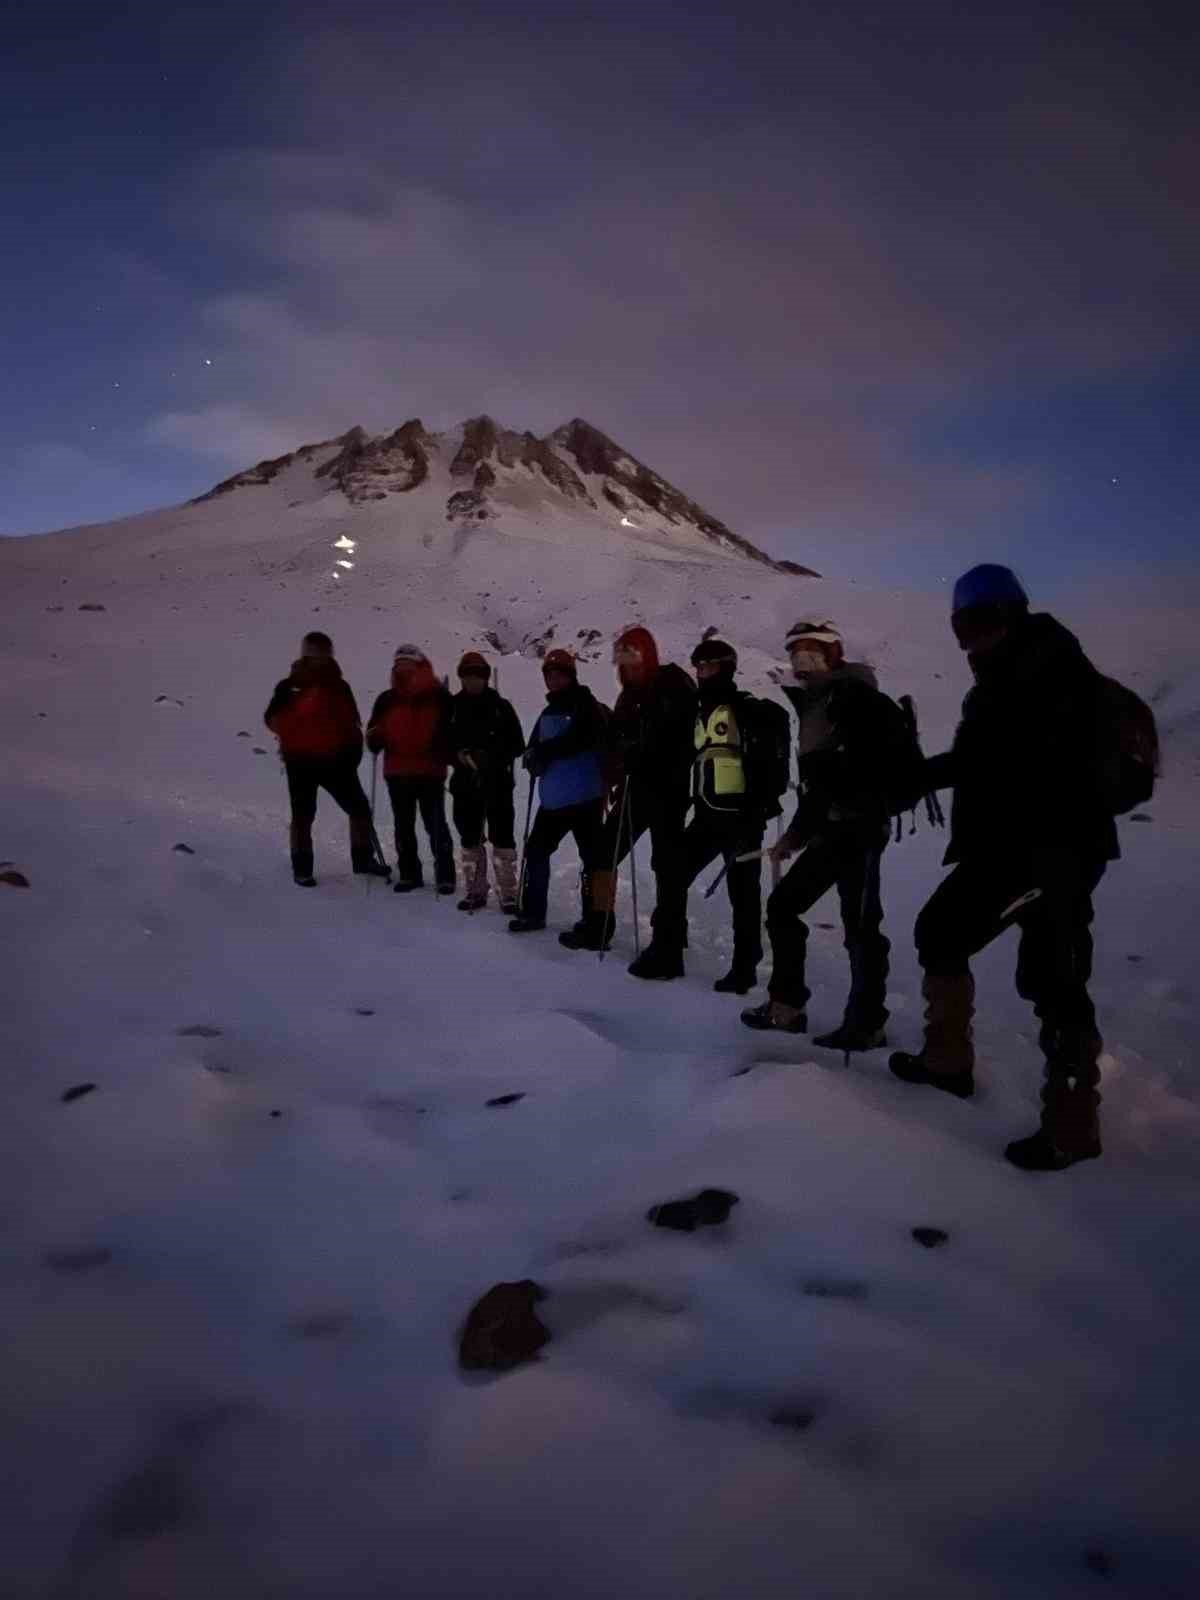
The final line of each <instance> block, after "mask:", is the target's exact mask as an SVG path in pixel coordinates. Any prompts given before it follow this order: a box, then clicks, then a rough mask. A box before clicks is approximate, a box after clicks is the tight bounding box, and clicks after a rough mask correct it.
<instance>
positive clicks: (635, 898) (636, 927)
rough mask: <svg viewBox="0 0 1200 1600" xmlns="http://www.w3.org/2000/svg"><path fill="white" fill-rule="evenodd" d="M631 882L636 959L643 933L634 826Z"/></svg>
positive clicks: (631, 847)
mask: <svg viewBox="0 0 1200 1600" xmlns="http://www.w3.org/2000/svg"><path fill="white" fill-rule="evenodd" d="M629 882H630V885H631V887H632V890H633V953H634V955H635V957H636V956H640V955H641V953H642V931H641V927H640V925H639V923H638V892H637V840H636V839H635V838H634V836H633V828H632V826H631V827H630V830H629Z"/></svg>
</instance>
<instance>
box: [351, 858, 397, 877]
mask: <svg viewBox="0 0 1200 1600" xmlns="http://www.w3.org/2000/svg"><path fill="white" fill-rule="evenodd" d="M353 865H354V871H355V873H356V874H357V876H358V877H360V878H385V879H386V878H390V877H391V875H392V869H391V867H385V866H384V864H383V862H382V861H376V860H374V859H373V858H368V859H367V860H366V861H356V862H354V863H353Z"/></svg>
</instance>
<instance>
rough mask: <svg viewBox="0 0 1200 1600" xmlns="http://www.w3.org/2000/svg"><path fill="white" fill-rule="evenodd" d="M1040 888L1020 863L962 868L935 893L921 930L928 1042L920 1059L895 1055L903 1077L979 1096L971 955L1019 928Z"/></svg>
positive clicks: (925, 909)
mask: <svg viewBox="0 0 1200 1600" xmlns="http://www.w3.org/2000/svg"><path fill="white" fill-rule="evenodd" d="M1032 888H1033V885H1032V883H1031V881H1030V875H1029V872H1028V871H1027V870H1026V869H1025V868H1023V867H1021V866H1019V865H1012V864H1003V863H1001V864H1000V865H998V866H992V865H990V864H989V865H988V866H987V867H982V866H979V865H977V864H975V863H969V864H968V863H966V862H960V863H959V865H958V866H956V867H955V868H954V870H953V871H952V872H951V873H950V875H949V876H948V877H947V878H944V879H943V880H942V882H941V883H940V884H939V885H938V887H937V888H936V889H935V890H934V892H933V894H932V895H931V896H930V898H929V900H928V901H927V902H926V903H925V905H924V907H923V908H922V910H921V912H920V914H919V915H918V917H917V926H916V943H917V958H918V960H919V961H920V963H921V968H922V972H923V973H924V978H923V982H922V994H923V996H924V999H925V1040H924V1043H923V1045H922V1047H921V1050H920V1053H919V1054H918V1055H915V1056H914V1055H908V1054H906V1053H905V1052H903V1051H898V1052H897V1053H896V1054H895V1055H893V1056H892V1058H891V1068H892V1071H893V1072H894V1073H895V1074H896V1076H897V1077H898V1078H903V1079H904V1080H905V1081H906V1082H909V1083H931V1084H933V1085H935V1086H936V1087H938V1088H944V1089H949V1090H950V1092H952V1093H954V1094H958V1095H960V1096H962V1097H963V1098H965V1097H966V1096H967V1095H969V1094H971V1093H973V1090H974V1076H973V1074H974V1068H975V1045H974V1034H973V1031H972V1026H971V1021H972V1018H973V1016H974V1014H975V981H974V979H973V978H972V976H971V957H972V956H973V955H975V954H977V953H978V952H979V951H980V950H982V949H984V948H985V946H987V945H989V944H991V942H992V940H993V939H995V938H996V937H997V936H998V935H999V934H1001V933H1003V932H1004V930H1005V929H1006V928H1008V927H1011V926H1012V925H1013V923H1014V921H1015V919H1016V916H1017V915H1018V913H1019V912H1020V911H1021V909H1022V902H1023V900H1024V897H1025V896H1026V895H1028V894H1029V893H1030V892H1031V890H1032Z"/></svg>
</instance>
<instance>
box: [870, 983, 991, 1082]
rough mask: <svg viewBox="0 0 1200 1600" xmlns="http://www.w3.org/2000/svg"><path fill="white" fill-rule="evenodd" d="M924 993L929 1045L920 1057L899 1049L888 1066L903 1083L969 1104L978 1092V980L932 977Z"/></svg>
mask: <svg viewBox="0 0 1200 1600" xmlns="http://www.w3.org/2000/svg"><path fill="white" fill-rule="evenodd" d="M921 994H922V995H923V996H924V999H925V1042H924V1044H923V1045H922V1046H921V1049H920V1051H919V1052H918V1053H917V1054H916V1055H909V1054H907V1053H906V1052H905V1051H903V1050H897V1051H896V1053H895V1055H893V1056H892V1058H891V1060H890V1061H889V1062H888V1065H889V1066H890V1067H891V1069H892V1072H893V1073H894V1074H895V1076H896V1077H897V1078H899V1079H900V1080H901V1081H902V1082H903V1083H927V1084H929V1085H930V1086H931V1087H932V1088H934V1089H945V1091H946V1093H947V1094H953V1095H957V1096H958V1098H959V1099H960V1100H968V1099H970V1097H971V1095H972V1094H974V1092H975V1040H974V1034H973V1031H972V1028H971V1019H972V1017H973V1016H974V1015H975V980H974V978H972V976H971V974H970V973H969V972H963V973H951V974H949V975H948V976H947V975H945V974H938V973H930V972H927V973H926V974H925V976H924V978H923V979H922V980H921Z"/></svg>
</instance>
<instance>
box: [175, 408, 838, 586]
mask: <svg viewBox="0 0 1200 1600" xmlns="http://www.w3.org/2000/svg"><path fill="white" fill-rule="evenodd" d="M305 464H307V465H311V466H312V469H313V471H312V476H313V478H314V480H328V482H329V485H330V487H331V488H336V489H338V490H340V491H341V493H342V494H343V495H345V497H346V499H347V500H348V501H349V502H350V504H351V505H355V506H357V505H363V504H366V503H367V502H370V501H381V500H382V501H386V500H387V499H389V497H391V496H393V495H409V494H412V493H413V492H414V491H421V490H424V491H425V492H426V493H428V492H430V491H436V492H438V493H441V492H443V491H444V490H445V489H446V488H447V487H448V488H449V493H448V494H446V496H445V517H446V520H447V521H449V522H455V523H459V524H468V523H470V522H471V521H479V522H483V521H486V520H488V519H489V518H492V517H495V516H498V515H500V514H502V513H503V512H504V511H505V510H506V509H511V508H512V507H514V506H521V507H522V508H523V507H524V506H525V503H526V499H527V497H528V494H529V491H530V490H531V489H534V490H536V491H537V493H538V494H540V495H541V496H542V497H543V498H544V499H546V500H548V501H549V502H550V504H551V509H554V508H555V507H557V508H558V509H560V510H563V511H576V512H578V511H581V510H584V509H586V510H587V511H590V512H599V513H602V514H603V515H604V517H605V520H606V521H607V520H609V519H611V520H612V521H613V522H615V523H616V525H617V526H619V527H621V528H628V529H631V530H634V531H635V532H637V533H641V534H649V535H657V536H659V537H665V538H666V539H667V540H668V541H670V542H675V539H673V538H672V535H673V534H674V535H675V538H678V536H680V535H682V536H683V537H684V538H686V539H687V542H688V543H689V544H690V545H691V546H692V547H693V549H694V548H695V546H696V545H697V544H699V545H704V544H708V545H711V546H713V547H714V551H713V553H714V554H716V553H718V552H719V553H720V554H721V555H723V556H725V557H729V556H741V557H743V558H744V559H746V560H748V561H756V562H759V563H761V564H763V565H765V566H767V567H770V568H772V569H773V570H774V571H776V572H785V573H789V574H791V575H793V576H797V577H818V576H819V574H818V573H816V572H814V571H813V570H812V568H811V567H804V566H801V565H800V564H799V563H798V562H795V561H777V560H775V559H774V558H772V557H771V556H768V555H767V554H766V553H765V552H764V551H762V550H760V549H759V548H758V547H757V545H754V544H752V543H751V542H750V541H749V540H748V539H745V538H743V537H742V536H741V534H737V533H734V532H733V530H732V529H730V528H728V527H726V526H725V524H724V523H723V522H720V521H718V519H717V518H716V517H714V516H711V515H710V514H709V513H708V512H707V511H705V510H704V508H703V507H702V506H699V505H697V504H696V502H695V501H694V500H692V499H690V498H689V497H688V496H687V495H685V494H684V493H683V492H682V490H680V489H677V488H675V486H674V485H673V484H671V483H669V482H668V481H667V480H666V479H665V478H663V477H661V476H660V475H659V474H658V473H656V472H653V471H652V470H651V469H650V468H649V467H648V466H646V465H645V463H644V462H641V461H639V460H637V458H636V457H634V456H632V455H630V454H629V452H628V451H627V450H625V449H623V448H622V447H621V446H620V445H618V444H617V443H615V441H614V440H612V439H610V438H609V437H608V435H607V434H605V433H602V432H601V430H600V429H599V428H596V427H594V426H593V425H592V424H591V423H590V422H585V421H584V420H583V418H581V417H575V418H574V419H573V420H572V421H570V422H567V423H564V424H563V425H562V427H560V428H556V429H555V430H554V431H553V432H552V433H549V434H547V435H546V436H545V438H542V439H539V438H538V437H537V436H536V435H535V434H533V433H528V432H525V433H518V432H516V431H515V430H514V429H511V428H505V427H502V426H501V425H500V424H499V423H497V422H495V421H494V420H493V419H492V418H491V417H488V416H479V417H471V418H469V419H468V420H467V421H466V422H464V423H462V424H461V426H460V427H458V428H455V429H451V430H448V431H447V432H445V433H430V432H428V431H427V430H426V428H425V427H424V425H423V424H422V422H421V420H420V418H418V417H414V418H412V419H411V420H410V421H408V422H405V423H403V424H402V425H401V426H400V427H399V428H397V429H395V431H394V432H392V433H384V434H377V435H374V436H372V435H370V434H368V433H367V431H366V429H365V428H362V427H358V426H355V427H353V428H350V429H349V430H348V431H347V432H346V433H343V434H341V435H339V436H338V437H337V438H334V439H324V440H321V441H320V442H318V443H315V444H305V445H301V446H300V447H299V448H298V449H296V450H293V451H291V452H289V453H288V454H287V455H283V456H276V457H274V458H273V459H271V460H268V461H260V462H258V463H257V465H255V466H253V467H249V468H247V469H246V470H245V471H243V472H238V473H235V474H234V475H233V476H232V477H230V478H226V479H225V480H224V481H223V482H221V483H218V484H216V485H215V486H214V487H213V488H212V489H210V490H209V491H208V492H207V493H206V494H202V495H199V496H197V497H196V499H195V500H193V501H192V502H190V503H191V504H193V505H199V504H202V503H203V502H205V501H208V500H213V499H215V498H216V497H217V496H219V495H225V494H230V493H232V492H233V491H234V490H237V489H245V488H254V487H257V486H261V485H263V484H268V483H271V482H272V481H273V480H274V479H275V478H277V477H278V476H279V474H280V473H282V472H284V471H285V470H287V469H289V468H293V467H295V466H297V465H305Z"/></svg>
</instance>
